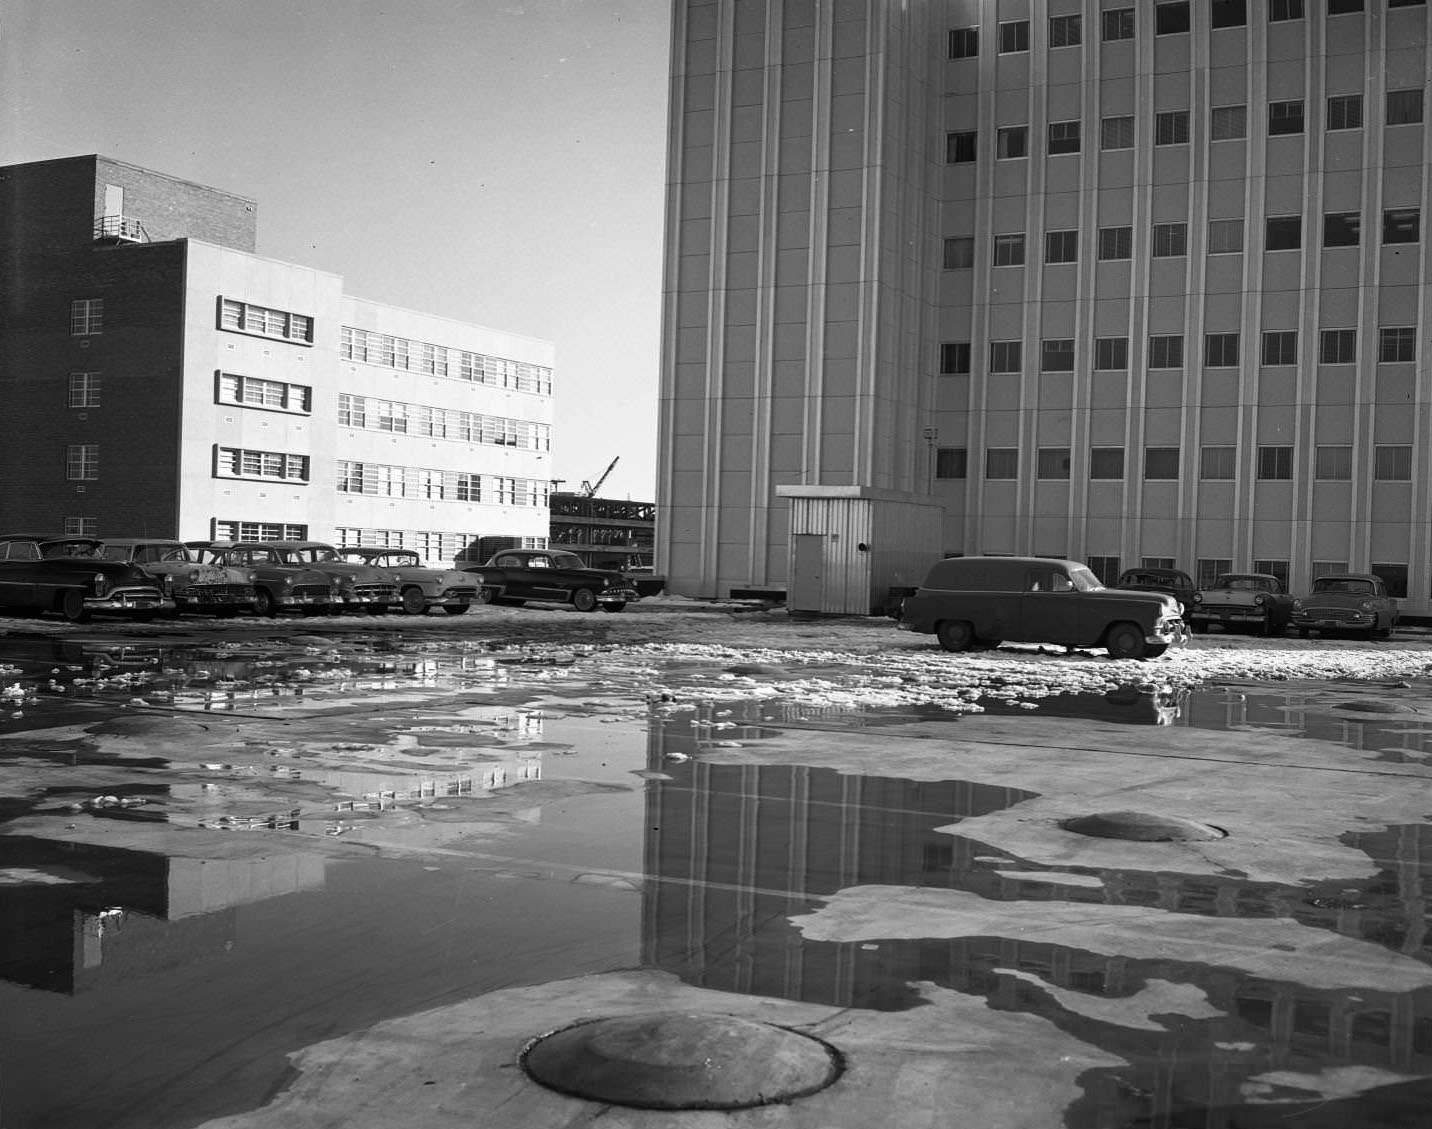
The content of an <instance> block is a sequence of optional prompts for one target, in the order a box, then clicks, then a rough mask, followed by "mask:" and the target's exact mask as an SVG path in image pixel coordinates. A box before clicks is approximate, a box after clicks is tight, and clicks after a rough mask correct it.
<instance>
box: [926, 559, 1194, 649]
mask: <svg viewBox="0 0 1432 1129" xmlns="http://www.w3.org/2000/svg"><path fill="white" fill-rule="evenodd" d="M899 622H900V627H901V628H902V629H904V630H906V631H919V632H924V633H926V634H933V635H934V636H935V637H936V638H937V639H938V640H939V642H940V646H942V647H943V648H944V649H945V650H947V651H965V650H968V649H969V648H971V647H974V646H984V647H998V646H999V645H1000V644H1001V643H1003V642H1005V641H1006V640H1008V641H1010V642H1016V643H1055V644H1059V645H1062V646H1065V647H1069V648H1074V647H1103V648H1105V649H1106V650H1107V651H1108V652H1109V655H1110V657H1112V658H1116V659H1143V658H1154V657H1156V656H1158V655H1161V654H1163V653H1164V652H1165V651H1166V650H1168V648H1169V647H1181V646H1183V645H1184V644H1186V643H1187V642H1188V631H1187V629H1186V628H1185V627H1184V623H1183V619H1182V617H1181V616H1180V614H1179V606H1178V601H1177V600H1175V599H1174V598H1173V597H1172V596H1169V595H1167V594H1165V593H1162V592H1128V591H1124V590H1122V589H1118V588H1105V587H1104V586H1103V585H1102V584H1100V583H1099V579H1098V577H1096V576H1095V575H1094V574H1093V573H1092V572H1091V571H1090V570H1089V568H1088V566H1087V565H1083V564H1080V563H1079V562H1078V561H1066V560H1053V559H1050V558H1045V557H949V558H946V559H945V560H942V561H936V562H935V564H934V565H933V566H931V568H930V571H929V574H928V575H927V576H926V577H925V582H924V584H922V585H921V586H920V587H919V588H917V589H916V590H915V594H914V595H913V596H907V597H905V600H904V602H903V603H902V605H901V608H900V615H899Z"/></svg>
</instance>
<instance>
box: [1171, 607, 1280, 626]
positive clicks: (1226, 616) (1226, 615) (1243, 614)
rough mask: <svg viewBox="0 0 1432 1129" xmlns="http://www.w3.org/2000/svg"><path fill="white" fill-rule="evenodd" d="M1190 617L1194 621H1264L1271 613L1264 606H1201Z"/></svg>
mask: <svg viewBox="0 0 1432 1129" xmlns="http://www.w3.org/2000/svg"><path fill="white" fill-rule="evenodd" d="M1188 618H1189V619H1190V620H1191V621H1193V622H1194V623H1262V622H1263V621H1264V620H1266V619H1268V618H1269V613H1268V612H1266V611H1264V610H1263V609H1262V608H1200V609H1198V610H1197V611H1193V612H1189V615H1188Z"/></svg>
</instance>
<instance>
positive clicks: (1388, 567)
mask: <svg viewBox="0 0 1432 1129" xmlns="http://www.w3.org/2000/svg"><path fill="white" fill-rule="evenodd" d="M1394 3H1395V0H1387V6H1388V7H1389V8H1391V7H1392V6H1393V4H1394ZM1367 571H1368V572H1370V573H1372V574H1373V575H1374V576H1376V577H1378V578H1379V579H1380V580H1381V581H1382V583H1383V586H1384V587H1385V588H1386V589H1387V594H1388V595H1389V596H1391V597H1392V598H1393V599H1396V600H1405V599H1406V598H1407V566H1406V565H1405V564H1387V563H1379V562H1377V561H1373V562H1372V564H1370V565H1368V566H1367Z"/></svg>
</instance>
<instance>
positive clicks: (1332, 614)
mask: <svg viewBox="0 0 1432 1129" xmlns="http://www.w3.org/2000/svg"><path fill="white" fill-rule="evenodd" d="M1398 615H1399V613H1398V610H1397V601H1396V600H1394V599H1393V598H1392V597H1391V596H1389V595H1388V594H1387V585H1386V583H1384V581H1383V579H1382V577H1380V576H1374V575H1373V574H1372V573H1362V572H1348V573H1338V574H1336V575H1328V576H1319V577H1318V578H1317V579H1316V580H1314V581H1313V590H1312V591H1311V592H1309V593H1308V594H1307V595H1306V596H1300V597H1299V598H1298V599H1296V600H1294V601H1293V616H1292V624H1293V626H1294V627H1296V628H1297V629H1298V634H1299V635H1300V636H1301V637H1302V638H1304V639H1306V638H1307V637H1308V635H1309V634H1310V633H1311V632H1313V631H1316V632H1317V633H1318V634H1319V635H1330V634H1333V633H1334V632H1357V633H1358V634H1360V635H1365V636H1366V637H1367V638H1369V639H1386V638H1387V637H1388V636H1389V635H1391V634H1392V633H1393V632H1394V631H1396V630H1397V621H1398Z"/></svg>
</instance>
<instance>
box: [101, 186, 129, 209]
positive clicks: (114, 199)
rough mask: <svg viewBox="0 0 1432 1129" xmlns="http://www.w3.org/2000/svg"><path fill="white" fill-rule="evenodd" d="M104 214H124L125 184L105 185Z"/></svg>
mask: <svg viewBox="0 0 1432 1129" xmlns="http://www.w3.org/2000/svg"><path fill="white" fill-rule="evenodd" d="M104 214H105V216H106V217H109V216H122V215H124V187H123V185H119V184H106V185H105V186H104Z"/></svg>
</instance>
